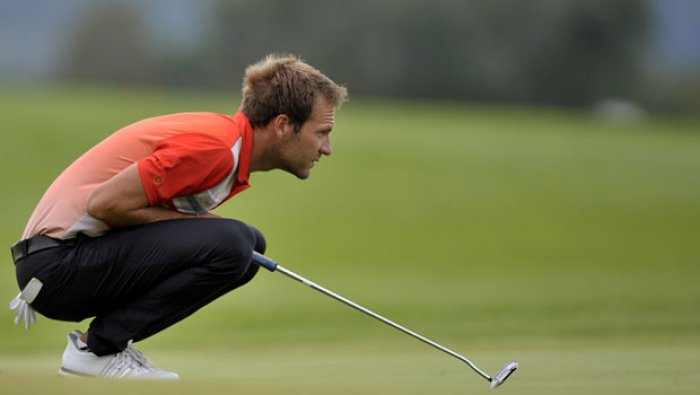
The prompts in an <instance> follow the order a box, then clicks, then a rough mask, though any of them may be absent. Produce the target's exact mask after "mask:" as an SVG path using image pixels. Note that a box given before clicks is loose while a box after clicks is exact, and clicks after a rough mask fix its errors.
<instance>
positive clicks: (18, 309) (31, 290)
mask: <svg viewBox="0 0 700 395" xmlns="http://www.w3.org/2000/svg"><path fill="white" fill-rule="evenodd" d="M43 285H44V284H42V283H41V281H39V280H38V279H37V278H32V279H31V280H30V281H29V283H27V286H26V287H24V289H23V290H22V292H20V293H19V294H17V296H15V298H14V299H12V301H11V302H10V310H12V311H14V312H15V314H16V316H15V325H19V324H20V322H22V321H24V329H27V330H29V327H30V326H32V324H34V323H35V322H36V312H35V311H34V308H32V306H31V305H30V303H32V302H33V301H34V299H36V296H37V295H38V294H39V291H41V287H43Z"/></svg>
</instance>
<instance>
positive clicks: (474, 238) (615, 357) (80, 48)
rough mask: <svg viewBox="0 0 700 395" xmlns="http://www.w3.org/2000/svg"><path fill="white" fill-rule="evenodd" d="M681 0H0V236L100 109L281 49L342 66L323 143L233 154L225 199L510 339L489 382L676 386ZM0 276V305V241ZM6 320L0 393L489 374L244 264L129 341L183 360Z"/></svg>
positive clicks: (687, 367) (159, 102)
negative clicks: (94, 369)
mask: <svg viewBox="0 0 700 395" xmlns="http://www.w3.org/2000/svg"><path fill="white" fill-rule="evenodd" d="M516 3H517V4H516ZM555 3H556V4H555ZM291 4H294V6H292V5H291ZM699 10H700V7H698V5H697V3H696V2H693V1H692V0H688V1H686V0H668V1H659V0H649V1H644V0H625V1H619V2H605V1H583V0H566V1H558V2H548V1H546V0H533V1H532V2H527V4H525V3H524V2H490V1H482V0H480V1H476V0H475V1H469V2H459V1H449V0H440V1H434V2H428V1H421V0H412V1H405V2H399V1H392V0H386V1H382V2H368V1H357V2H341V1H335V0H329V1H313V0H303V1H299V2H294V3H290V2H283V1H272V0H270V1H267V2H253V1H237V2H224V1H218V0H201V1H193V0H169V1H163V0H153V1H149V2H139V1H131V0H129V1H113V0H105V1H102V2H91V1H87V0H66V1H64V2H60V3H59V2H51V1H44V2H42V1H37V2H9V1H2V0H0V33H1V35H0V37H1V38H2V40H0V48H1V49H2V51H1V53H0V125H2V127H3V130H2V136H3V142H2V144H0V180H2V181H3V185H4V187H3V193H2V195H0V205H2V207H4V208H5V213H4V215H3V226H2V227H0V245H3V244H4V245H5V246H7V247H9V246H10V245H11V244H12V243H13V242H14V241H16V240H17V238H18V237H20V235H21V233H22V230H23V229H24V226H25V223H26V221H27V219H28V217H29V216H30V214H31V212H32V210H33V208H34V206H35V205H36V203H37V202H38V200H39V199H40V197H41V195H42V194H43V192H44V191H45V189H46V188H47V187H48V185H49V184H50V183H51V182H52V180H53V179H54V178H55V177H56V176H57V175H58V174H59V173H60V172H61V171H62V170H63V169H64V168H65V167H66V166H68V165H69V164H70V163H71V162H72V161H73V160H74V159H76V158H77V157H78V156H79V155H80V154H82V153H83V152H84V151H85V150H87V149H89V148H90V147H91V146H93V145H94V144H95V143H97V142H99V141H100V140H102V139H103V138H105V137H106V136H108V135H109V134H111V133H112V132H113V131H115V130H117V129H118V128H120V127H122V126H124V125H127V124H129V123H131V122H134V121H136V120H139V119H142V118H145V117H150V116H153V115H158V114H166V113H173V112H179V111H217V112H224V113H233V112H235V111H236V109H237V107H238V104H239V101H240V98H239V97H238V96H237V91H238V84H239V81H240V79H241V76H242V73H243V68H244V67H245V65H247V64H249V63H252V62H254V61H256V60H258V59H259V58H260V57H261V56H263V55H264V54H266V53H268V52H271V51H285V52H295V53H298V54H300V55H301V56H302V57H304V58H306V59H307V60H309V62H310V63H312V64H314V65H316V66H318V67H319V68H320V69H322V70H323V71H325V72H327V73H328V74H329V75H330V76H331V77H332V78H334V79H336V80H337V81H339V82H341V83H346V84H347V85H348V88H349V90H350V98H351V99H350V102H348V103H346V104H345V105H344V106H343V108H342V109H341V110H340V111H339V113H338V116H337V124H336V128H335V130H334V132H333V134H332V138H333V148H334V151H333V155H332V156H331V157H329V158H324V159H323V160H322V161H321V162H320V164H319V166H318V167H316V168H315V169H314V172H313V175H312V177H311V178H310V179H309V180H306V181H304V182H300V181H298V180H296V179H295V178H294V177H292V176H289V175H287V174H283V173H275V172H272V173H255V174H253V176H252V179H251V183H252V186H253V187H252V189H251V190H249V191H247V192H245V193H243V194H241V195H239V196H237V197H236V198H235V199H233V200H231V201H230V202H228V203H227V204H226V205H224V207H222V208H220V209H219V210H218V213H219V214H221V215H224V216H228V217H233V218H238V219H241V220H244V221H246V222H249V223H251V224H254V225H256V226H257V227H259V228H260V229H261V230H262V231H263V232H264V234H265V235H266V237H267V241H268V247H269V249H268V254H269V255H270V256H271V257H273V258H275V259H277V260H278V261H279V262H280V263H281V264H283V265H284V266H286V267H288V268H289V269H291V270H293V271H295V272H298V273H299V274H301V275H303V276H306V277H308V278H309V279H311V280H313V281H315V282H318V283H319V284H321V285H323V286H325V287H327V288H330V289H331V290H334V291H336V292H338V293H340V294H342V295H343V296H346V297H348V298H349V299H351V300H353V301H356V302H358V303H360V304H362V305H365V306H366V307H368V308H370V309H372V310H375V311H377V312H378V313H380V314H383V315H386V316H387V317H389V318H391V319H393V320H395V321H397V322H398V323H400V324H403V325H405V326H407V327H408V328H410V329H413V330H415V331H417V332H419V333H421V334H423V335H425V336H427V337H429V338H431V339H433V340H435V341H437V342H438V343H440V344H443V345H445V346H447V347H449V348H452V349H454V350H455V351H457V352H459V353H462V354H464V355H465V356H467V357H468V358H471V359H472V360H473V361H474V362H476V363H477V365H479V367H481V368H482V369H484V370H485V371H487V372H488V373H490V374H493V373H495V372H496V371H498V370H499V369H500V368H501V367H502V366H503V365H504V364H505V363H506V362H507V361H509V360H518V361H519V362H520V363H521V369H520V370H519V371H518V372H516V373H515V375H514V376H513V377H512V378H511V379H509V382H508V383H507V384H506V385H504V386H503V387H501V388H499V389H498V391H500V392H503V393H510V394H526V395H528V394H538V395H540V394H543V393H567V394H591V393H595V394H604V395H607V394H635V395H639V394H659V393H669V392H672V393H675V394H696V393H697V392H698V389H699V388H700V370H698V366H700V287H698V286H697V282H698V278H699V277H700V276H699V274H700V268H699V266H698V263H699V261H700V133H699V132H698V131H700V118H698V117H697V114H698V112H697V111H698V109H700V106H699V104H700V100H699V98H700V96H698V92H700V90H699V89H696V87H697V86H698V85H697V81H700V79H698V74H697V70H700V67H698V66H699V65H700V60H699V59H700V56H699V54H700V50H699V49H698V43H699V41H698V40H697V39H696V37H697V34H694V33H693V32H695V31H696V30H694V29H697V25H696V24H695V23H692V21H694V20H695V19H693V16H694V15H697V13H698V11H699ZM257 22H259V23H257ZM358 26H359V27H361V28H358ZM0 274H1V275H0V301H2V300H5V301H7V302H9V300H10V299H11V298H12V297H13V296H14V295H15V294H16V293H17V292H18V290H17V285H16V283H15V279H14V272H13V267H12V263H11V259H10V256H9V253H7V254H6V255H5V256H4V258H2V256H1V255H0ZM2 317H4V318H2ZM0 318H2V319H0V388H1V389H0V392H2V393H3V394H5V393H7V394H20V393H49V392H50V393H53V394H76V393H78V394H79V393H86V394H87V393H95V392H98V391H99V392H100V393H105V394H117V393H123V392H125V391H131V392H137V393H144V394H164V393H168V394H190V393H203V392H208V393H221V392H228V393H243V394H327V393H337V394H386V393H401V394H426V393H444V394H458V393H460V394H461V393H465V392H469V393H477V394H478V393H487V392H489V390H488V389H486V383H485V382H484V381H483V380H482V379H481V378H479V377H478V376H476V375H475V374H473V373H472V372H471V371H470V370H469V369H468V367H467V366H465V365H464V364H462V363H460V362H459V361H457V360H455V359H452V358H450V357H448V356H446V355H444V354H442V353H440V352H439V351H436V350H433V349H431V348H429V347H427V346H426V345H424V344H421V343H420V342H418V341H416V340H414V339H411V338H409V337H407V336H405V335H403V334H401V333H399V332H397V331H395V330H394V329H392V328H389V327H387V326H385V325H382V324H379V323H377V322H376V321H374V320H372V319H370V318H368V317H365V316H364V315H362V314H360V313H358V312H356V311H354V310H351V309H348V308H347V307H345V306H343V305H341V304H339V303H338V302H335V301H333V300H331V299H329V298H328V297H326V296H323V295H320V294H318V293H316V292H314V291H313V290H310V289H308V288H306V287H304V286H302V285H301V284H298V283H296V282H293V281H291V280H289V279H287V278H284V277H283V276H281V275H279V274H275V273H268V272H265V271H261V272H260V274H259V275H258V277H257V278H256V280H255V281H253V282H252V283H251V284H249V285H247V286H246V287H244V288H242V289H240V290H238V291H236V292H233V293H231V294H229V295H226V296H225V297H223V298H221V299H220V300H218V301H216V302H215V303H213V304H211V305H210V306H207V307H206V308H204V309H202V310H201V311H199V312H197V313H196V314H195V315H194V316H193V317H191V318H189V319H187V320H185V321H183V322H182V323H180V324H178V325H176V326H174V327H172V328H170V329H168V330H166V331H165V332H163V333H161V334H159V335H158V336H155V337H153V338H151V339H148V340H146V341H144V342H142V343H140V348H142V349H143V350H144V351H145V352H146V353H147V355H148V356H149V357H151V359H152V360H153V361H154V362H155V364H156V365H157V366H159V367H162V368H164V369H168V370H173V371H177V372H178V373H180V375H181V376H182V378H183V379H182V380H181V381H180V382H178V383H169V384H163V383H123V382H105V381H102V380H80V381H74V380H65V379H59V378H57V377H56V375H55V371H56V370H57V369H58V366H59V364H60V357H61V352H62V350H63V348H64V347H65V335H66V334H67V333H68V332H69V331H70V330H72V329H74V328H84V327H85V326H86V325H87V322H84V323H79V324H76V323H64V322H56V321H50V320H48V319H45V318H41V317H40V318H39V322H38V324H37V326H36V327H35V328H33V329H32V330H30V331H29V332H26V333H25V332H24V330H23V329H22V328H19V327H16V326H14V325H13V324H12V316H11V315H10V312H9V311H6V313H5V314H0ZM105 384H108V385H105Z"/></svg>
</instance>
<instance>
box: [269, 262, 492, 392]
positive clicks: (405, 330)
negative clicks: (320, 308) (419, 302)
mask: <svg viewBox="0 0 700 395" xmlns="http://www.w3.org/2000/svg"><path fill="white" fill-rule="evenodd" d="M274 271H278V272H280V273H282V274H284V275H285V276H287V277H290V278H292V279H294V280H296V281H299V282H300V283H302V284H304V285H306V286H308V287H311V288H313V289H315V290H316V291H319V292H321V293H323V294H325V295H328V296H330V297H331V298H333V299H335V300H337V301H339V302H342V303H344V304H346V305H348V306H350V307H352V308H354V309H356V310H359V311H361V312H363V313H365V314H367V315H368V316H370V317H373V318H375V319H377V320H379V321H381V322H383V323H385V324H387V325H390V326H392V327H394V328H395V329H398V330H400V331H401V332H403V333H405V334H407V335H409V336H412V337H414V338H416V339H418V340H420V341H422V342H423V343H426V344H428V345H430V346H432V347H434V348H436V349H438V350H440V351H442V352H444V353H446V354H448V355H451V356H452V357H454V358H457V359H459V360H460V361H462V362H464V363H466V364H467V365H469V367H470V368H472V369H473V370H474V371H475V372H476V373H478V374H479V375H480V376H481V377H483V378H485V379H486V380H488V381H491V377H490V376H489V375H488V374H486V373H484V372H483V371H482V370H481V369H479V368H478V367H477V366H476V365H474V363H472V361H470V360H469V359H467V358H465V357H463V356H462V355H460V354H457V353H456V352H454V351H452V350H450V349H449V348H447V347H443V346H441V345H439V344H437V343H435V342H434V341H432V340H430V339H428V338H426V337H424V336H421V335H419V334H417V333H415V332H413V331H412V330H410V329H408V328H405V327H403V326H401V325H399V324H397V323H395V322H394V321H391V320H390V319H388V318H384V317H382V316H381V315H379V314H377V313H375V312H373V311H372V310H369V309H367V308H365V307H362V306H360V305H359V304H357V303H355V302H353V301H351V300H349V299H347V298H344V297H342V296H340V295H338V294H337V293H335V292H333V291H331V290H328V289H326V288H324V287H322V286H320V285H318V284H316V283H314V282H313V281H309V280H307V279H305V278H304V277H302V276H300V275H298V274H296V273H294V272H292V271H290V270H287V269H286V268H284V267H283V266H282V265H279V264H277V265H275V267H274Z"/></svg>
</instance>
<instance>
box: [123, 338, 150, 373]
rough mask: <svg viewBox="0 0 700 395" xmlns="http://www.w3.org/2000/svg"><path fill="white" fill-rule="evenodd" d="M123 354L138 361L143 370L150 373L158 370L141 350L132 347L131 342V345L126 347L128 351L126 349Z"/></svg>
mask: <svg viewBox="0 0 700 395" xmlns="http://www.w3.org/2000/svg"><path fill="white" fill-rule="evenodd" d="M123 352H124V353H127V354H129V355H130V356H131V357H132V358H133V359H134V361H136V362H137V363H138V364H139V365H141V366H142V367H143V368H145V369H147V370H149V371H155V370H157V369H156V367H155V366H153V364H152V363H151V361H149V360H148V358H146V356H145V355H143V353H142V352H141V351H140V350H139V349H137V348H136V347H134V346H132V345H131V342H129V345H127V346H126V349H124V351H123Z"/></svg>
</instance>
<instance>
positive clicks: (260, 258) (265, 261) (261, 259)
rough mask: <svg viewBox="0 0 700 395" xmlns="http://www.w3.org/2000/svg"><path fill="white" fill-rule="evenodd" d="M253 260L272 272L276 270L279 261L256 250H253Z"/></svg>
mask: <svg viewBox="0 0 700 395" xmlns="http://www.w3.org/2000/svg"><path fill="white" fill-rule="evenodd" d="M253 262H254V263H255V264H257V265H260V266H262V267H264V268H265V269H267V270H269V271H271V272H274V271H275V270H276V269H277V262H275V261H273V260H272V259H270V258H268V257H266V256H265V255H263V254H260V253H258V252H256V251H253Z"/></svg>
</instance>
